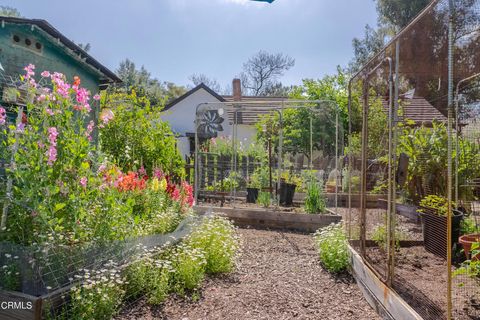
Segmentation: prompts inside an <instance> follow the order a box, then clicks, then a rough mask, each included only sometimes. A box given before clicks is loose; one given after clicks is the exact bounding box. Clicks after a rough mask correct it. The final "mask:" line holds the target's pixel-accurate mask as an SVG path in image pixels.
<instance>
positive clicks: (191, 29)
mask: <svg viewBox="0 0 480 320" xmlns="http://www.w3.org/2000/svg"><path fill="white" fill-rule="evenodd" d="M0 4H2V5H8V6H12V7H16V8H17V9H18V10H19V11H20V12H21V14H22V15H23V16H25V17H28V18H42V19H46V20H48V21H49V22H50V23H51V24H52V25H53V26H55V27H56V28H57V29H59V30H60V31H61V32H62V33H64V34H65V35H66V36H67V37H69V38H70V39H72V40H73V41H75V42H77V43H78V42H81V43H86V42H89V43H90V44H91V45H92V49H91V51H90V53H91V54H92V55H93V56H94V57H95V58H97V59H98V60H99V61H100V62H102V63H103V64H105V65H106V66H107V67H109V68H111V69H112V70H115V69H116V68H117V66H118V64H119V62H120V61H121V60H123V59H124V58H127V57H128V58H130V59H132V60H133V61H134V62H135V63H136V64H137V65H138V66H140V65H144V66H145V67H146V68H147V69H148V70H149V71H150V72H151V73H152V75H153V76H154V77H156V78H158V79H160V80H162V81H172V82H175V83H177V84H182V85H186V84H189V80H188V77H189V76H190V75H191V74H193V73H204V74H206V75H207V76H209V77H211V78H215V79H217V80H218V81H219V82H220V83H221V84H222V85H223V86H225V85H227V84H228V83H230V82H231V80H232V79H233V77H234V76H236V75H238V74H239V73H240V71H241V68H242V64H243V62H245V61H246V60H247V59H248V58H249V57H250V56H252V55H253V54H254V53H256V52H258V51H259V50H266V51H268V52H271V53H276V52H282V53H285V54H288V55H290V56H291V57H293V58H295V60H296V64H295V67H294V68H292V69H291V70H290V71H288V72H287V74H286V75H285V77H284V78H283V79H282V82H283V83H284V84H299V83H300V82H301V80H302V79H303V78H319V77H322V76H323V75H325V74H329V73H334V72H335V70H336V66H337V65H339V64H340V65H346V64H347V63H348V61H349V60H350V59H351V57H352V47H351V41H352V38H353V37H359V36H361V35H362V34H363V28H364V26H365V24H367V23H368V24H370V25H375V24H376V19H377V15H376V12H375V3H374V1H373V0H276V1H275V2H274V3H273V4H267V3H260V2H252V1H248V0H95V1H93V0H79V1H65V0H0Z"/></svg>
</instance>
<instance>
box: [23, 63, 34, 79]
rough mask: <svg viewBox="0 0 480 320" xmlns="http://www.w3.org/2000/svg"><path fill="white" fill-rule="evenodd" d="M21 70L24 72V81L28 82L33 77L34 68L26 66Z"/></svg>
mask: <svg viewBox="0 0 480 320" xmlns="http://www.w3.org/2000/svg"><path fill="white" fill-rule="evenodd" d="M23 70H25V72H26V73H25V79H26V80H29V79H30V78H31V77H32V76H34V75H35V71H33V70H35V66H34V65H33V64H31V63H30V64H29V65H28V66H26V67H25V68H23Z"/></svg>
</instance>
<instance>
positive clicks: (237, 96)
mask: <svg viewBox="0 0 480 320" xmlns="http://www.w3.org/2000/svg"><path fill="white" fill-rule="evenodd" d="M232 88H233V101H240V100H242V83H241V82H240V79H233V81H232Z"/></svg>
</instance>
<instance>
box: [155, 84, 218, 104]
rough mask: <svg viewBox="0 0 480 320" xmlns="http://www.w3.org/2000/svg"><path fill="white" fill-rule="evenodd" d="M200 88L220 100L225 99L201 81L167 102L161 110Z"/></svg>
mask: <svg viewBox="0 0 480 320" xmlns="http://www.w3.org/2000/svg"><path fill="white" fill-rule="evenodd" d="M200 89H203V90H205V91H207V92H208V93H210V94H211V95H212V96H214V97H215V98H217V99H218V100H219V101H220V102H225V99H224V98H223V97H222V96H221V95H219V94H217V93H216V92H215V91H213V90H212V89H210V88H209V87H208V86H207V85H206V84H204V83H203V82H202V83H200V84H199V85H198V86H196V87H195V88H193V89H192V90H190V91H188V92H187V93H185V94H183V95H181V96H180V97H178V98H176V99H174V100H173V101H171V102H170V103H168V104H167V105H166V106H165V108H163V111H166V110H168V109H170V108H172V107H174V106H175V105H176V104H178V103H179V102H181V101H182V100H184V99H186V98H188V97H189V96H191V95H192V94H194V93H195V92H197V91H198V90H200Z"/></svg>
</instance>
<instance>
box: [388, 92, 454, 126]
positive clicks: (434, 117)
mask: <svg viewBox="0 0 480 320" xmlns="http://www.w3.org/2000/svg"><path fill="white" fill-rule="evenodd" d="M382 104H383V107H384V110H385V112H388V101H386V100H382ZM401 105H402V109H403V115H402V116H401V117H400V120H405V119H410V120H413V121H414V122H415V123H416V124H417V125H421V124H426V125H430V124H432V122H433V121H439V122H446V121H447V117H446V116H445V115H444V114H443V113H441V112H440V111H438V109H437V108H435V107H434V106H432V105H431V104H430V103H429V102H428V101H427V100H426V99H425V98H422V97H413V98H412V99H403V100H402V102H401Z"/></svg>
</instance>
